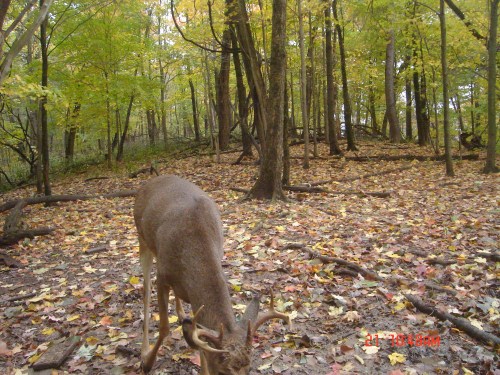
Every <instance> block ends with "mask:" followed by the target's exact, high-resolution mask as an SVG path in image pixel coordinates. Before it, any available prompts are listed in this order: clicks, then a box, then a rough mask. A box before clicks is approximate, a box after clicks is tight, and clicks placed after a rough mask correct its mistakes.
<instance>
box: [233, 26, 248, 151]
mask: <svg viewBox="0 0 500 375" xmlns="http://www.w3.org/2000/svg"><path fill="white" fill-rule="evenodd" d="M231 40H232V47H233V64H234V74H235V76H236V89H237V92H238V95H237V96H238V117H239V120H240V128H241V142H242V143H243V156H252V136H251V135H250V131H249V129H248V105H247V94H246V89H245V84H244V83H243V71H242V69H241V61H240V56H239V52H238V51H237V50H236V49H237V48H238V40H237V38H236V34H235V33H234V31H233V30H232V32H231Z"/></svg>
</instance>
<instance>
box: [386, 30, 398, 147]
mask: <svg viewBox="0 0 500 375" xmlns="http://www.w3.org/2000/svg"><path fill="white" fill-rule="evenodd" d="M394 39H395V38H394V30H391V31H390V32H389V41H388V43H387V47H386V54H385V56H386V58H385V103H386V107H387V120H388V121H389V140H390V142H391V143H400V142H401V130H400V128H399V120H398V114H397V112H396V93H395V82H394V64H395V40H394Z"/></svg>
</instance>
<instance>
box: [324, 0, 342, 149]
mask: <svg viewBox="0 0 500 375" xmlns="http://www.w3.org/2000/svg"><path fill="white" fill-rule="evenodd" d="M325 2H326V3H327V6H326V8H325V54H326V100H325V103H326V108H325V116H326V118H327V120H326V122H327V129H328V138H329V140H330V142H329V144H330V155H340V154H341V153H342V151H341V150H340V147H339V141H338V135H337V130H336V128H335V107H336V105H337V104H336V93H335V81H334V79H333V70H334V68H335V66H334V64H335V61H334V51H333V46H334V43H333V42H334V41H333V22H332V16H331V4H330V0H325Z"/></svg>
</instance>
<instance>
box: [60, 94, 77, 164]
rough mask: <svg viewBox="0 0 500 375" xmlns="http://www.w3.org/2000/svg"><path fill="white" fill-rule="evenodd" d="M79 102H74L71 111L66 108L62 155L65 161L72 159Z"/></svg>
mask: <svg viewBox="0 0 500 375" xmlns="http://www.w3.org/2000/svg"><path fill="white" fill-rule="evenodd" d="M80 107H81V105H80V103H75V105H74V107H73V111H70V110H69V109H68V112H70V113H68V123H67V129H66V147H65V148H64V156H65V158H66V160H67V161H73V157H74V155H75V140H76V129H77V124H76V121H77V120H76V119H77V118H78V116H79V113H80Z"/></svg>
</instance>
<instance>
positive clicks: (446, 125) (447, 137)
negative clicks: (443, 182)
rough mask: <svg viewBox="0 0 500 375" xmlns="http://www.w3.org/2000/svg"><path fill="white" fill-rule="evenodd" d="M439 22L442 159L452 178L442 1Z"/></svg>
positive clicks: (444, 20)
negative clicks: (441, 82)
mask: <svg viewBox="0 0 500 375" xmlns="http://www.w3.org/2000/svg"><path fill="white" fill-rule="evenodd" d="M439 21H440V22H439V24H440V29H441V69H442V74H441V75H442V80H443V128H444V158H445V161H446V175H447V176H450V177H452V176H454V175H455V172H454V171H453V160H452V155H451V140H450V118H449V117H450V115H449V109H450V108H449V107H450V103H449V102H450V100H449V96H448V62H447V58H446V49H447V48H446V47H447V45H446V15H445V11H444V0H440V2H439ZM436 126H437V125H436Z"/></svg>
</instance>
